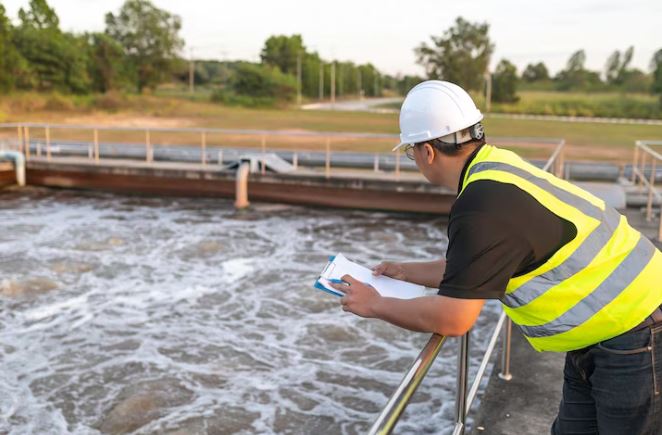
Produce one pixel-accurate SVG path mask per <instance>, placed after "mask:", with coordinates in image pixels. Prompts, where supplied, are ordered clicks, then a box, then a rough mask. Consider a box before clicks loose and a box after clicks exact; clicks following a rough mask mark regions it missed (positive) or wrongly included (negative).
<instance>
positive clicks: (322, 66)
mask: <svg viewBox="0 0 662 435" xmlns="http://www.w3.org/2000/svg"><path fill="white" fill-rule="evenodd" d="M319 78H320V101H321V100H323V99H324V62H322V60H320V77H319Z"/></svg>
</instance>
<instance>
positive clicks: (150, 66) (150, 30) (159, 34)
mask: <svg viewBox="0 0 662 435" xmlns="http://www.w3.org/2000/svg"><path fill="white" fill-rule="evenodd" d="M181 27H182V22H181V19H180V17H179V16H177V15H173V14H171V13H170V12H168V11H165V10H162V9H159V8H157V7H156V6H154V5H153V4H152V3H151V2H150V1H149V0H126V2H125V3H124V5H122V8H121V9H120V11H119V12H118V13H117V15H114V14H112V13H110V12H109V13H107V14H106V33H107V34H108V35H110V36H111V37H113V38H114V39H115V40H117V41H118V42H119V43H120V44H121V45H122V47H123V48H124V53H125V55H126V56H127V57H128V58H129V61H130V64H131V67H132V68H133V69H134V70H135V78H136V79H135V80H136V88H137V89H138V91H139V92H142V90H143V89H145V88H150V87H151V88H153V87H155V86H156V85H157V84H159V83H160V82H162V81H163V80H164V79H165V78H166V77H168V76H169V75H170V74H171V73H173V71H174V68H175V61H176V59H177V53H178V52H179V50H181V48H182V47H183V46H184V41H183V40H182V39H181V38H180V37H179V30H180V29H181Z"/></svg>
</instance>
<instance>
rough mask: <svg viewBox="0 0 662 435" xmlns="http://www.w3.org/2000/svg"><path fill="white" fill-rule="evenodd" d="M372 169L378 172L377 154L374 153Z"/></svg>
mask: <svg viewBox="0 0 662 435" xmlns="http://www.w3.org/2000/svg"><path fill="white" fill-rule="evenodd" d="M373 170H374V171H375V172H379V154H377V153H375V162H374V163H373Z"/></svg>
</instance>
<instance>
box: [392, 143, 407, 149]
mask: <svg viewBox="0 0 662 435" xmlns="http://www.w3.org/2000/svg"><path fill="white" fill-rule="evenodd" d="M405 145H409V142H400V143H399V144H397V145H396V146H394V147H393V149H392V150H391V151H397V150H399V149H400V148H402V147H403V146H405Z"/></svg>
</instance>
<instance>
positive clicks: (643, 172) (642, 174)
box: [637, 152, 648, 187]
mask: <svg viewBox="0 0 662 435" xmlns="http://www.w3.org/2000/svg"><path fill="white" fill-rule="evenodd" d="M647 155H648V153H646V152H642V153H641V159H639V160H641V169H640V170H639V172H640V176H639V179H638V181H637V186H639V187H642V186H643V185H644V178H646V157H647Z"/></svg>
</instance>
